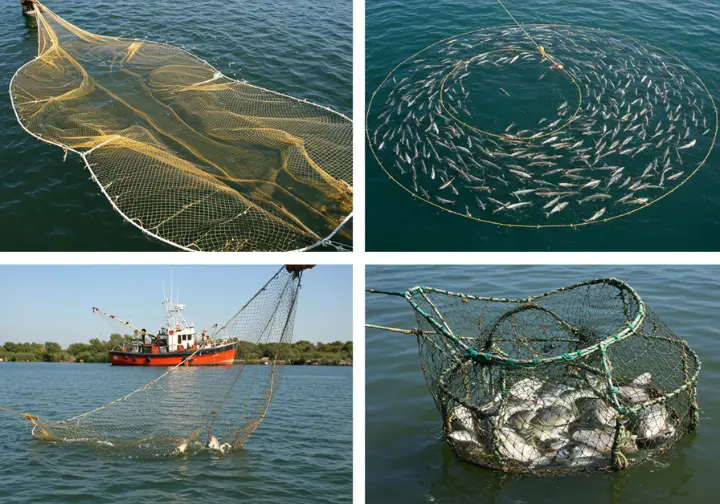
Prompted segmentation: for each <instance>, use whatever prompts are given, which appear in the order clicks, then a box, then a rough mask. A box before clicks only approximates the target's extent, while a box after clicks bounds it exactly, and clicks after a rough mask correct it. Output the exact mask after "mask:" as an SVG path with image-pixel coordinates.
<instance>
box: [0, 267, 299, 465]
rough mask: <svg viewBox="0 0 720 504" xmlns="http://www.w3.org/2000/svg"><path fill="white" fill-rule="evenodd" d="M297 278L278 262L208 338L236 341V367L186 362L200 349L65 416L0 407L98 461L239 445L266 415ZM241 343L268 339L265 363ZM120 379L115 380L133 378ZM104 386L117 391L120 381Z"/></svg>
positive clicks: (289, 328)
mask: <svg viewBox="0 0 720 504" xmlns="http://www.w3.org/2000/svg"><path fill="white" fill-rule="evenodd" d="M301 279H302V272H288V271H286V269H285V268H284V267H283V268H282V269H280V270H279V271H278V272H277V273H276V274H275V275H274V276H273V277H272V278H271V279H270V280H269V281H268V282H267V283H266V284H265V285H264V286H263V287H262V288H261V289H260V290H259V291H258V292H257V293H256V294H255V295H254V296H253V297H252V298H251V299H250V300H249V301H248V302H247V303H246V304H245V305H244V306H243V307H242V308H241V309H240V310H239V311H238V312H237V313H236V314H235V315H234V316H233V317H232V318H231V319H230V320H229V321H228V322H227V323H226V324H225V325H223V326H222V327H221V328H220V329H218V331H217V332H216V333H215V334H214V335H213V337H214V339H215V340H222V339H224V340H226V341H227V342H233V341H234V342H236V344H237V346H236V352H235V358H236V359H238V360H237V361H236V362H235V364H232V365H229V364H228V365H218V366H212V367H205V366H193V365H192V360H193V357H194V356H195V355H196V354H198V353H201V352H203V347H200V348H198V349H197V350H196V351H195V352H193V353H192V354H191V355H189V356H187V357H185V358H184V359H183V361H182V362H181V363H180V364H178V365H177V366H174V367H170V368H168V370H167V371H165V372H162V374H160V376H157V377H155V378H154V379H153V380H151V381H149V382H148V383H146V384H144V385H143V386H141V387H139V388H137V389H136V390H132V388H130V387H128V386H127V385H125V387H124V388H125V391H124V392H123V395H122V396H121V397H119V398H118V399H116V400H113V401H111V402H109V403H107V404H104V405H102V406H99V407H97V408H95V409H93V410H91V411H87V412H84V413H83V412H79V413H78V414H76V415H74V416H73V417H71V418H68V419H67V420H61V421H53V420H51V419H47V418H38V416H35V415H31V414H27V413H21V412H18V411H13V410H10V409H8V408H0V411H4V412H8V413H14V414H17V415H18V416H23V417H25V418H26V419H27V420H29V421H30V422H31V423H32V435H33V436H34V437H35V438H37V439H40V440H43V441H49V442H54V443H73V444H81V445H85V446H88V447H90V448H92V449H94V450H97V451H98V452H100V453H101V454H102V456H103V457H105V458H164V457H170V456H184V455H194V454H197V453H200V452H202V451H204V450H207V449H210V450H215V451H218V452H223V453H227V452H230V451H232V450H237V449H240V448H241V447H242V446H244V445H245V443H246V442H247V441H248V440H249V439H250V437H251V436H252V435H253V434H254V433H255V431H256V430H257V428H258V427H259V426H260V424H261V422H262V421H263V419H264V418H265V417H266V415H267V413H268V411H269V409H270V406H271V403H272V401H273V399H274V397H275V395H276V393H277V390H278V387H279V385H280V383H281V380H282V375H283V370H284V368H285V365H284V364H283V363H281V362H279V361H278V352H279V351H280V349H281V347H282V345H283V344H287V343H291V342H292V338H293V330H294V323H295V314H296V311H297V305H298V297H299V293H300V289H301ZM248 342H250V343H254V344H255V345H258V344H269V343H270V344H272V343H274V344H275V345H269V346H268V348H269V349H270V350H269V351H270V352H271V353H270V355H269V358H268V359H267V361H266V363H265V365H258V364H252V363H247V361H246V359H247V358H248V357H249V354H248V352H249V351H252V349H253V348H254V345H247V343H248ZM273 348H275V351H274V353H272V352H273V350H272V349H273ZM188 364H189V365H188ZM117 369H120V370H124V368H117ZM145 369H147V370H148V371H149V370H151V369H152V368H145ZM123 376H124V377H121V378H119V379H120V380H127V381H131V380H133V379H135V380H136V379H137V376H126V374H125V373H123ZM141 376H145V375H141ZM116 379H117V378H116ZM141 379H142V378H141ZM108 386H112V387H113V389H118V390H122V386H121V385H117V384H112V385H108ZM133 388H134V387H133ZM128 389H129V390H132V391H128ZM65 400H66V401H71V400H72V398H66V399H65ZM59 401H62V398H60V399H59Z"/></svg>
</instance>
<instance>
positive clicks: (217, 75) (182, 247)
mask: <svg viewBox="0 0 720 504" xmlns="http://www.w3.org/2000/svg"><path fill="white" fill-rule="evenodd" d="M35 3H36V4H37V5H39V6H40V8H42V9H46V10H48V11H49V12H50V13H52V14H53V15H55V16H57V14H55V12H53V11H52V10H50V9H48V8H47V7H45V6H44V5H43V4H41V3H40V2H38V1H37V0H36V1H35ZM41 13H42V12H41ZM58 17H60V16H58ZM37 29H38V30H40V24H39V23H38V28H37ZM99 36H100V37H102V38H107V39H111V40H118V41H121V42H126V41H127V42H143V43H150V44H157V45H159V46H163V47H171V48H173V49H177V50H180V51H182V52H184V53H186V54H188V55H190V56H192V57H193V58H195V59H196V60H198V61H199V62H200V63H202V64H204V65H206V66H207V67H208V68H210V69H211V70H214V71H215V77H214V78H220V77H223V78H225V79H228V80H231V81H233V82H240V83H242V84H244V85H246V86H250V87H252V88H255V89H259V90H261V91H266V92H268V93H272V94H275V95H278V96H282V97H284V98H290V99H291V100H294V101H296V102H300V103H307V104H310V105H313V106H315V107H318V108H321V109H324V110H327V111H328V112H330V113H332V114H335V115H337V116H339V117H342V118H343V119H346V120H347V121H349V122H350V123H351V124H352V123H353V120H352V119H350V118H349V117H348V116H346V115H345V114H343V113H341V112H338V111H336V110H333V109H331V108H330V107H326V106H324V105H319V104H317V103H315V102H311V101H310V100H307V99H304V98H296V97H294V96H290V95H287V94H284V93H279V92H277V91H272V90H270V89H266V88H264V87H261V86H256V85H254V84H250V83H249V82H247V81H245V80H239V79H233V78H232V77H228V76H227V75H225V74H223V73H222V72H220V71H219V70H217V69H216V68H215V67H214V66H212V65H211V64H210V63H208V62H207V61H206V60H204V59H202V58H201V57H199V56H196V55H195V54H193V53H191V52H190V51H188V50H186V49H183V48H182V47H178V46H174V45H172V44H167V43H164V42H154V41H152V40H147V39H137V38H129V37H111V36H108V35H99ZM40 56H41V53H40V47H39V45H38V55H37V56H35V57H34V58H33V59H31V60H30V61H28V62H26V63H25V64H23V65H22V66H21V67H20V68H18V69H17V70H16V71H15V73H14V74H13V76H12V78H11V79H10V84H9V85H8V94H9V95H10V104H11V106H12V109H13V112H14V113H15V119H16V120H17V122H18V124H20V126H21V127H22V129H23V130H25V132H26V133H28V134H29V135H31V136H33V137H35V138H37V139H38V140H41V141H43V142H45V143H48V144H51V145H56V146H57V147H60V148H61V149H63V150H64V151H65V153H66V154H65V156H66V157H67V152H68V151H69V152H73V153H75V154H77V155H79V156H80V157H81V158H82V160H83V162H84V163H85V168H86V169H87V170H88V171H89V172H90V178H91V180H92V181H93V182H95V183H96V184H97V185H98V187H99V188H100V191H101V192H102V194H103V195H104V196H105V198H106V199H107V200H108V201H109V202H110V205H112V208H113V210H115V211H116V212H117V213H119V214H120V215H121V216H122V218H123V219H124V220H125V221H126V222H129V223H130V224H132V225H133V226H135V227H136V228H138V229H139V230H140V231H142V232H143V233H144V234H146V235H148V236H150V237H152V238H154V239H156V240H158V241H161V242H163V243H165V244H167V245H170V246H172V247H175V248H178V249H180V250H184V251H186V252H201V250H199V249H197V248H191V247H188V246H185V245H180V244H179V243H175V242H173V241H171V240H168V239H167V238H163V237H162V236H159V235H157V234H156V233H153V232H152V231H149V230H147V229H145V228H144V227H142V226H141V225H140V224H139V223H137V222H135V219H132V218H130V217H128V215H127V214H125V213H124V212H123V211H122V210H120V208H118V206H117V205H116V204H115V202H114V201H113V200H112V198H111V197H110V195H109V194H108V193H107V191H106V190H105V188H104V187H103V185H102V184H101V183H100V181H99V180H98V178H97V176H96V175H95V172H94V171H93V169H92V167H91V165H90V163H89V162H88V160H87V156H88V155H89V154H90V153H91V152H92V151H93V150H95V149H97V148H99V147H102V146H103V145H105V144H107V143H109V142H111V141H112V140H108V141H106V142H103V143H101V144H99V145H96V146H95V147H93V148H91V149H88V150H86V151H79V150H77V149H73V148H72V147H69V146H67V145H63V144H61V143H58V142H53V141H52V140H48V139H46V138H43V137H42V136H39V135H36V134H35V133H33V132H32V131H30V130H28V129H27V128H26V127H25V125H24V124H23V123H22V121H21V120H20V116H19V114H18V111H17V107H16V106H15V99H14V98H13V93H12V87H13V83H14V81H15V77H17V75H18V74H19V73H20V72H21V71H22V70H23V69H24V68H25V67H26V66H28V65H30V64H31V63H34V62H35V61H36V60H37V59H38V58H40ZM118 138H119V137H118ZM63 161H65V159H63ZM348 186H349V187H351V188H352V186H350V185H349V184H348ZM353 203H354V199H353ZM353 213H354V212H350V213H349V214H348V215H347V216H346V217H345V219H344V220H343V221H342V222H341V223H340V224H339V225H338V226H337V227H336V228H335V229H334V230H333V231H332V232H331V233H330V234H328V235H327V236H326V237H325V238H323V239H321V240H319V241H318V242H316V243H314V244H312V245H308V246H307V247H303V248H299V249H295V250H287V251H279V252H306V251H308V250H312V249H314V248H316V247H319V246H321V245H327V244H328V243H329V242H330V240H331V239H332V237H333V236H335V235H336V234H337V233H338V231H340V229H342V228H343V227H344V226H345V224H347V223H348V221H349V220H350V219H351V218H352V216H353Z"/></svg>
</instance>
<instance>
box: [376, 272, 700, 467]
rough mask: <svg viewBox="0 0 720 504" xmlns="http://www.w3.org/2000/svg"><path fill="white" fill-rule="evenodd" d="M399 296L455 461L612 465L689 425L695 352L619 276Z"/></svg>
mask: <svg viewBox="0 0 720 504" xmlns="http://www.w3.org/2000/svg"><path fill="white" fill-rule="evenodd" d="M371 292H372V291H371ZM401 295H402V296H404V298H405V299H406V300H407V301H408V302H409V303H410V305H411V306H412V307H413V309H414V310H415V313H416V316H417V321H418V328H417V329H416V330H414V331H412V332H414V333H415V334H417V339H418V345H419V350H420V359H421V363H422V369H423V371H424V373H425V377H426V380H427V383H428V386H429V388H430V392H431V394H432V396H433V398H434V399H435V403H436V405H437V407H438V409H439V410H440V412H441V413H442V418H443V427H444V430H443V432H444V436H445V439H446V440H447V442H448V443H449V444H450V446H451V447H452V449H453V450H454V452H455V454H456V455H457V457H458V458H460V459H461V460H463V461H466V462H470V463H473V464H477V465H480V466H483V467H488V468H492V469H497V470H501V471H507V472H521V473H530V474H565V473H573V472H577V471H592V470H612V469H624V468H627V467H630V466H633V465H636V464H639V463H641V462H643V461H646V460H648V459H650V458H651V457H655V456H658V455H659V454H661V453H664V452H666V451H667V450H669V449H670V448H671V447H672V446H673V445H674V444H675V442H676V441H677V440H678V439H679V438H680V437H681V436H682V435H683V434H685V433H686V432H688V431H690V430H693V429H695V427H696V426H697V422H698V405H697V401H696V384H697V380H698V376H699V373H700V361H699V358H698V356H697V354H696V353H695V352H694V351H693V350H692V349H691V348H690V347H689V346H688V344H687V342H685V341H683V340H681V339H680V338H678V337H677V336H676V335H675V334H674V333H673V332H672V331H671V330H670V329H669V328H668V327H667V326H666V325H665V324H663V323H662V321H661V320H660V319H659V318H658V316H657V315H656V314H654V313H652V312H651V311H649V310H648V309H647V307H646V306H645V304H644V302H643V301H642V299H641V298H640V297H639V296H638V294H637V293H636V292H635V291H634V290H633V289H632V288H631V287H630V286H629V285H627V284H626V283H624V282H622V281H620V280H616V279H613V278H608V279H599V280H592V281H588V282H583V283H580V284H576V285H573V286H570V287H566V288H561V289H557V290H554V291H550V292H546V293H544V294H541V295H538V296H532V297H528V298H524V299H502V298H488V297H478V296H472V295H466V294H460V293H454V292H448V291H444V290H440V289H434V288H431V287H414V288H412V289H409V290H408V291H406V292H404V293H402V294H401Z"/></svg>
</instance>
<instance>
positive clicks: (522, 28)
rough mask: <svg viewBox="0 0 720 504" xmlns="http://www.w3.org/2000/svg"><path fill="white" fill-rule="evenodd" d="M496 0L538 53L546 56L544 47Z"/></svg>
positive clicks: (499, 0)
mask: <svg viewBox="0 0 720 504" xmlns="http://www.w3.org/2000/svg"><path fill="white" fill-rule="evenodd" d="M497 1H498V3H499V4H500V7H502V8H503V9H504V10H505V12H507V14H508V16H510V17H511V18H512V20H513V21H515V24H516V25H518V26H519V27H520V29H521V30H522V31H523V33H525V35H527V38H529V39H530V41H531V42H532V43H533V44H535V47H537V48H538V51H540V54H542V55H543V56H545V57H547V54H546V53H545V49H544V48H543V47H542V46H541V45H538V43H537V42H535V39H534V38H532V37H531V36H530V34H529V33H528V32H527V31H525V28H524V27H523V25H521V24H520V23H519V22H518V20H517V19H515V16H513V15H512V14H510V11H509V10H507V7H505V5H504V4H503V3H502V2H501V0H497ZM548 59H550V58H548ZM551 61H552V60H551Z"/></svg>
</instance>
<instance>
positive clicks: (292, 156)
mask: <svg viewBox="0 0 720 504" xmlns="http://www.w3.org/2000/svg"><path fill="white" fill-rule="evenodd" d="M36 18H37V25H38V57H37V58H35V59H34V60H33V61H31V62H29V63H27V64H26V65H24V66H23V67H21V68H20V69H19V70H18V71H17V73H16V74H15V75H14V77H13V79H12V81H11V83H10V96H11V98H12V102H13V108H14V110H15V112H16V114H17V118H18V121H19V122H20V124H21V125H22V126H23V128H25V129H26V130H27V131H28V132H29V133H30V134H32V135H34V136H36V137H37V138H39V139H41V140H43V141H46V142H49V143H51V144H55V145H58V146H60V147H62V148H64V149H66V152H67V150H70V151H73V152H75V153H77V154H80V155H81V156H82V158H83V159H84V161H85V163H86V166H87V168H88V169H89V170H90V172H91V174H92V178H93V180H94V181H95V182H96V183H97V184H98V185H99V186H100V187H101V190H102V192H103V193H104V194H105V196H106V197H107V198H108V200H110V202H111V203H112V205H113V207H114V208H115V209H116V210H118V211H119V212H120V213H121V214H122V216H123V217H124V218H125V219H127V220H128V221H129V222H131V223H132V224H134V225H135V226H137V227H138V228H140V229H141V230H142V231H144V232H145V233H147V234H149V235H152V236H154V237H156V238H159V239H160V240H162V241H165V242H167V243H170V244H172V245H175V246H177V247H180V248H183V249H188V250H210V251H215V250H228V251H241V250H248V251H254V250H268V251H286V250H298V249H307V248H311V247H314V246H317V245H319V244H322V245H329V244H330V239H332V240H333V243H335V244H336V245H337V247H341V248H342V247H345V248H349V247H351V245H352V232H351V226H350V225H349V224H348V220H349V218H350V217H349V216H350V215H351V212H352V192H353V190H352V122H351V121H350V119H348V118H347V117H345V116H343V115H341V114H339V113H336V112H334V111H332V110H329V109H327V108H324V107H321V106H319V105H315V104H313V103H309V102H307V101H304V100H298V99H295V98H292V97H289V96H285V95H282V94H279V93H275V92H272V91H268V90H266V89H261V88H258V87H255V86H252V85H250V84H248V83H245V82H238V81H235V80H233V79H230V78H228V77H226V76H224V75H222V74H221V73H220V72H218V71H217V70H216V69H215V68H213V67H212V66H210V65H209V64H208V63H207V62H205V61H202V60H200V59H198V58H197V57H195V56H193V55H191V54H189V53H187V52H185V51H183V50H181V49H178V48H176V47H172V46H169V45H163V44H158V43H154V42H148V41H139V40H129V39H119V38H113V37H105V36H100V35H95V34H92V33H88V32H86V31H84V30H81V29H80V28H78V27H76V26H74V25H72V24H70V23H68V22H67V21H65V20H64V19H62V18H61V17H59V16H57V15H56V14H54V13H53V12H52V11H50V10H49V9H48V8H47V7H45V6H40V7H39V10H38V12H37V14H36ZM337 247H336V248H337Z"/></svg>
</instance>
